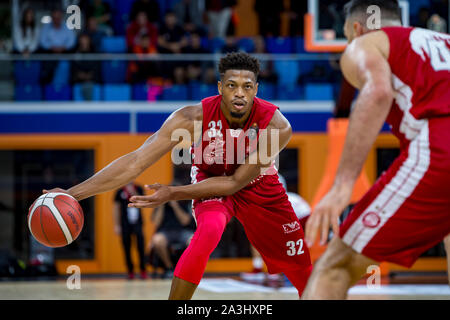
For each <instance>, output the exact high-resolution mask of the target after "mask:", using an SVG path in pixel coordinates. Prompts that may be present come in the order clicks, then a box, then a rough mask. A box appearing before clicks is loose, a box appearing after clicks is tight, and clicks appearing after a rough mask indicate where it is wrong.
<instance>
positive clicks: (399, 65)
mask: <svg viewBox="0 0 450 320" xmlns="http://www.w3.org/2000/svg"><path fill="white" fill-rule="evenodd" d="M382 30H383V31H384V32H385V33H386V34H387V36H388V38H389V42H390V49H389V58H388V62H389V65H390V67H391V71H392V84H393V87H394V90H395V103H394V108H393V109H392V110H391V113H390V115H389V117H388V122H389V123H391V125H393V127H394V128H393V131H394V133H401V134H403V135H404V136H405V138H406V139H408V140H410V139H411V138H413V137H414V135H415V132H417V129H419V128H420V120H421V119H428V118H433V117H440V116H446V115H450V90H449V88H450V35H448V34H444V33H438V32H434V31H431V30H426V29H421V28H405V27H386V28H383V29H382ZM416 120H417V121H418V123H415V122H416ZM402 122H403V124H402ZM405 122H408V123H406V124H405ZM397 126H398V128H396V127H397ZM407 127H410V128H409V129H408V128H407ZM410 129H411V130H410ZM397 130H398V131H399V132H395V131H397Z"/></svg>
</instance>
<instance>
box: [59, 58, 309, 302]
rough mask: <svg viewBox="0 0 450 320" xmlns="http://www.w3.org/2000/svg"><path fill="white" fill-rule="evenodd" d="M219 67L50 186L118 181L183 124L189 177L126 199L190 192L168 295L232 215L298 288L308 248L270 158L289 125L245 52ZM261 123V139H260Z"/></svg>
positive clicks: (77, 190)
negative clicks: (207, 85) (207, 93)
mask: <svg viewBox="0 0 450 320" xmlns="http://www.w3.org/2000/svg"><path fill="white" fill-rule="evenodd" d="M219 72H220V75H221V79H220V81H219V82H218V91H219V95H217V96H213V97H208V98H205V99H203V100H202V102H201V104H198V105H195V106H188V107H184V108H181V109H178V110H177V111H175V112H174V113H173V114H172V115H170V116H169V118H168V119H167V120H166V121H165V122H164V124H163V125H162V127H161V128H160V129H159V130H158V132H156V133H155V134H153V135H152V136H151V137H150V138H149V139H148V140H147V141H146V142H145V143H144V144H143V145H142V146H141V147H140V148H139V149H137V150H135V151H134V152H131V153H129V154H127V155H125V156H123V157H121V158H119V159H117V160H115V161H114V162H112V163H111V164H110V165H108V166H107V167H106V168H104V169H102V170H101V171H100V172H98V173H97V174H95V175H94V176H93V177H91V178H89V179H88V180H86V181H84V182H82V183H80V184H79V185H76V186H74V187H72V188H70V189H69V190H61V189H53V190H52V191H59V192H67V193H69V194H71V195H72V196H74V197H75V198H76V199H78V200H81V199H84V198H87V197H90V196H93V195H95V194H98V193H101V192H105V191H109V190H112V189H116V188H118V187H120V186H122V185H124V184H125V183H127V182H129V181H131V180H133V179H135V178H136V177H137V176H138V175H139V174H140V173H142V172H143V171H144V170H145V169H147V168H148V167H149V166H151V165H152V164H153V163H155V162H156V161H157V160H158V159H160V158H161V157H162V156H163V155H164V154H165V153H167V152H169V151H170V150H171V149H172V148H173V147H175V146H176V145H177V144H178V143H179V142H180V140H179V139H172V134H173V133H174V132H175V131H176V130H177V129H178V130H179V129H183V130H187V131H188V133H189V134H190V137H191V139H192V140H191V142H192V143H194V145H193V148H192V151H193V160H194V162H193V165H192V171H191V177H192V184H191V185H188V186H161V185H159V184H157V185H153V186H151V188H153V189H156V192H155V193H154V194H152V195H151V196H135V197H132V198H131V201H132V203H131V204H130V206H134V207H139V208H145V207H157V206H159V205H161V204H163V203H165V202H167V201H169V200H184V199H195V200H194V203H193V211H194V217H195V218H196V222H197V230H196V232H195V234H194V236H193V238H192V240H191V242H190V245H189V247H188V248H187V249H186V250H185V252H184V253H183V255H182V257H181V258H180V260H179V262H178V264H177V267H176V269H175V273H174V275H175V277H174V280H173V281H172V288H171V292H170V297H169V298H170V299H190V298H191V297H192V295H193V293H194V292H195V289H196V288H197V285H198V284H199V282H200V279H201V278H202V276H203V273H204V270H205V268H206V263H207V261H208V259H209V255H210V254H211V253H212V251H213V250H214V249H215V247H216V246H217V244H218V242H219V240H220V238H221V236H222V233H223V231H224V229H225V226H226V224H227V222H228V221H229V220H230V218H231V217H232V216H236V217H237V218H238V219H239V220H240V221H241V223H242V225H243V226H244V229H245V231H246V233H247V236H248V238H249V240H250V242H251V243H252V244H253V246H254V247H255V248H256V249H257V250H258V251H259V252H260V253H261V255H262V257H263V259H264V261H265V262H266V264H267V267H268V269H269V272H271V273H279V272H283V273H285V275H286V276H287V277H288V278H289V280H290V281H291V283H292V284H293V285H294V286H295V287H296V288H297V290H298V293H299V295H301V293H302V291H303V289H304V287H305V285H306V281H307V279H308V277H309V274H310V272H311V260H310V256H309V250H308V248H307V247H306V245H305V243H304V241H303V229H302V227H301V225H300V222H299V220H298V218H297V216H296V215H295V212H294V210H293V209H292V206H291V204H290V202H289V200H288V196H287V195H286V191H285V189H284V188H283V186H282V185H281V183H280V182H279V180H278V175H277V170H276V167H275V166H274V158H275V157H276V156H277V154H278V153H279V152H280V151H281V150H282V149H283V148H284V147H285V146H286V145H287V143H288V141H289V139H290V137H291V135H292V129H291V126H290V124H289V122H288V121H287V119H286V118H285V117H284V116H283V115H282V114H281V112H280V111H279V110H278V108H277V107H276V106H275V105H273V104H271V103H269V102H267V101H264V100H262V99H258V98H256V94H257V91H258V83H257V77H258V73H259V62H258V60H256V59H255V58H253V57H251V56H250V55H248V54H247V53H242V52H240V53H231V54H228V55H227V56H226V57H224V58H222V59H221V60H220V63H219ZM196 122H197V123H200V129H201V132H200V135H199V137H200V138H203V139H201V140H200V141H194V138H195V136H196V132H195V129H196V127H197V126H196V125H195V123H196ZM264 130H266V131H264ZM263 131H264V132H266V133H267V139H261V134H262V132H263ZM272 137H275V139H273V138H272ZM261 141H263V142H262V149H266V150H267V152H263V154H265V155H267V157H265V159H262V157H261V153H260V152H259V151H260V150H261V149H260V144H259V142H261ZM264 141H265V142H264ZM241 147H243V148H241Z"/></svg>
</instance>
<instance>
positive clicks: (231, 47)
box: [220, 36, 239, 54]
mask: <svg viewBox="0 0 450 320" xmlns="http://www.w3.org/2000/svg"><path fill="white" fill-rule="evenodd" d="M237 51H239V47H238V46H237V44H236V40H235V38H234V37H232V36H227V37H226V38H225V44H224V46H223V47H222V49H221V50H220V52H222V53H224V54H225V53H231V52H237Z"/></svg>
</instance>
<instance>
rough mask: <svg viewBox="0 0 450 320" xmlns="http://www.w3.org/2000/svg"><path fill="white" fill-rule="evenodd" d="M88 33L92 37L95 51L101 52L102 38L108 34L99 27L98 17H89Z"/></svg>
mask: <svg viewBox="0 0 450 320" xmlns="http://www.w3.org/2000/svg"><path fill="white" fill-rule="evenodd" d="M86 34H87V35H89V37H90V38H91V45H92V49H93V50H94V52H100V49H101V46H102V39H103V37H105V36H106V33H105V32H104V31H102V30H99V29H98V25H97V19H95V17H90V18H88V19H87V23H86Z"/></svg>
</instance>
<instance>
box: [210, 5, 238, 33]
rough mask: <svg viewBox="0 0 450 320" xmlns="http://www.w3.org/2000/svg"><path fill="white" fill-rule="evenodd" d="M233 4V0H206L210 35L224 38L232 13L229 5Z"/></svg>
mask: <svg viewBox="0 0 450 320" xmlns="http://www.w3.org/2000/svg"><path fill="white" fill-rule="evenodd" d="M235 4H236V1H235V0H206V2H205V7H206V13H207V16H208V23H209V35H210V37H212V38H215V37H218V38H225V36H226V35H227V30H228V28H229V26H230V22H231V15H232V13H233V11H232V8H231V7H232V6H234V5H235Z"/></svg>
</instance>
